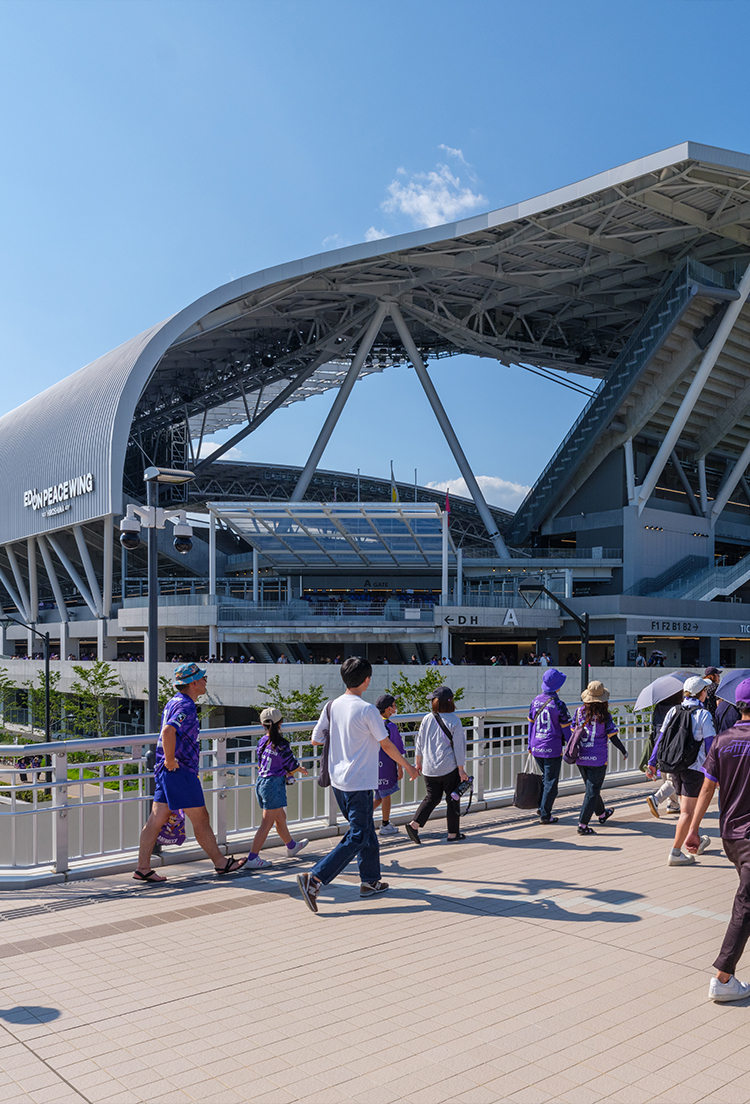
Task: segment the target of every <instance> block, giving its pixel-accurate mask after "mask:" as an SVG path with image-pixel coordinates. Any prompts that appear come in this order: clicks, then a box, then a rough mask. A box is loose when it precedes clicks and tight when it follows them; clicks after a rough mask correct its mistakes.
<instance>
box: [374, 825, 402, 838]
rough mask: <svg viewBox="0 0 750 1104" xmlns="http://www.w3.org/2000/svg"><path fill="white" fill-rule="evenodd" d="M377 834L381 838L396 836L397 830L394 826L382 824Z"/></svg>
mask: <svg viewBox="0 0 750 1104" xmlns="http://www.w3.org/2000/svg"><path fill="white" fill-rule="evenodd" d="M378 834H379V835H381V836H397V835H398V828H397V827H396V825H395V824H383V825H381V827H380V832H379V833H378Z"/></svg>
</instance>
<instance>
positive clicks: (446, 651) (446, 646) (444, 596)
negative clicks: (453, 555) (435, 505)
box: [440, 510, 451, 659]
mask: <svg viewBox="0 0 750 1104" xmlns="http://www.w3.org/2000/svg"><path fill="white" fill-rule="evenodd" d="M449 520H450V514H449V513H448V511H447V510H443V517H442V529H443V557H442V559H443V564H442V566H443V572H442V578H441V581H440V605H441V607H442V610H443V624H442V632H441V641H440V649H441V650H440V657H441V659H450V657H451V653H450V648H451V634H450V630H449V628H448V625H447V624H446V622H445V618H446V616H447V614H446V612H445V611H446V609H447V606H448V602H449V600H450V599H449V595H448V522H449Z"/></svg>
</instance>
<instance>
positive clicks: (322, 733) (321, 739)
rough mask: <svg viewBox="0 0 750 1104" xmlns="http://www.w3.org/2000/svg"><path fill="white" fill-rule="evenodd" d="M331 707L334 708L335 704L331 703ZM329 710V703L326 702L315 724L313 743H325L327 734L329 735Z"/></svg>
mask: <svg viewBox="0 0 750 1104" xmlns="http://www.w3.org/2000/svg"><path fill="white" fill-rule="evenodd" d="M331 709H333V704H331ZM327 710H328V703H327V702H326V704H325V705H324V706H323V711H322V713H321V714H320V716H319V717H318V723H317V724H316V725H315V728H314V729H313V732H312V743H313V744H324V743H325V739H326V736H327V735H328V712H327Z"/></svg>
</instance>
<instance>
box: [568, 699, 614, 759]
mask: <svg viewBox="0 0 750 1104" xmlns="http://www.w3.org/2000/svg"><path fill="white" fill-rule="evenodd" d="M583 718H584V707H583V706H582V705H579V706H578V709H576V712H575V716H574V718H573V725H574V727H576V726H578V725H583ZM583 728H584V731H583V736H582V737H581V744H580V748H581V750H580V752H579V755H578V758H577V759H576V764H577V766H579V767H603V766H604V764H605V763H606V762H607V758H608V756H609V738H610V736H616V735H617V725H616V724H615V722H614V721H613V720H612V715H611V714H610V713H608V714H607V719H606V721H594V720H591V721H589V723H588V724H587V725H584V726H583Z"/></svg>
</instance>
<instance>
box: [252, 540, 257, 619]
mask: <svg viewBox="0 0 750 1104" xmlns="http://www.w3.org/2000/svg"><path fill="white" fill-rule="evenodd" d="M257 604H258V549H257V548H254V549H253V605H256V606H257Z"/></svg>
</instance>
